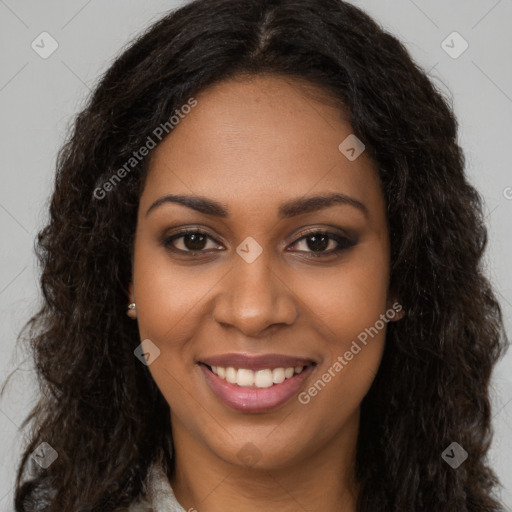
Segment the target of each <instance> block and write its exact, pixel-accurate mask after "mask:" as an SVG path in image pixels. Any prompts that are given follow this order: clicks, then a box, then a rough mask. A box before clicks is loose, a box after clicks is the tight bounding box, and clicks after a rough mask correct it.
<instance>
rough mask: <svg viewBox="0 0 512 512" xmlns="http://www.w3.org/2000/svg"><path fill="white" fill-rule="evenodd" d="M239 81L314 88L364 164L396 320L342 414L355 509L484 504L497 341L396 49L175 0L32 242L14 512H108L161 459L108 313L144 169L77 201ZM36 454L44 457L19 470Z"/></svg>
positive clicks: (492, 301) (118, 306)
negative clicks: (453, 450)
mask: <svg viewBox="0 0 512 512" xmlns="http://www.w3.org/2000/svg"><path fill="white" fill-rule="evenodd" d="M240 73H248V74H259V73H276V74H279V75H282V76H286V77H288V78H289V79H291V80H293V79H294V78H295V79H300V80H305V81H307V82H308V83H311V84H313V85H316V86H319V87H320V88H321V89H322V90H323V91H326V92H327V93H328V94H329V95H330V96H331V97H332V98H334V99H336V100H337V101H340V102H341V103H343V105H345V106H346V109H347V111H348V112H349V114H350V122H351V124H352V127H353V131H354V133H355V134H356V135H357V137H359V138H360V139H361V140H362V141H364V143H365V145H366V149H367V151H368V152H369V154H370V155H371V156H372V157H373V159H374V160H375V162H376V163H377V164H378V169H379V174H380V179H381V183H382V189H383V192H384V195H385V198H386V203H387V216H388V222H389V227H390V239H391V268H390V272H391V281H390V283H391V284H390V286H391V288H392V289H393V291H394V292H395V293H396V294H397V296H398V297H400V301H401V304H402V305H403V307H404V309H405V310H406V312H407V315H406V317H405V318H404V319H403V320H401V321H399V322H396V323H391V324H390V325H389V327H388V332H387V340H386V347H385V352H384V357H383V360H382V364H381V366H380V368H379V371H378V374H377V376H376V379H375V382H374V383H373V385H372V387H371V389H370V391H369V393H368V394H367V396H366V397H365V398H364V400H363V402H362V405H361V426H360V436H359V442H358V451H357V463H356V476H357V479H358V481H359V482H360V484H361V494H360V497H359V502H358V506H357V510H358V511H359V512H377V511H378V512H391V511H396V512H398V511H399V512H408V511H410V512H420V511H428V512H443V511H457V512H467V511H474V512H476V511H478V512H484V511H485V512H491V511H492V512H496V511H498V510H501V506H500V505H499V503H498V501H497V499H496V497H495V490H496V489H495V487H496V486H497V484H498V482H497V479H496V476H495V474H494V473H493V471H492V470H491V469H490V468H489V467H488V465H487V462H486V454H487V451H488V448H489V446H490V442H491V432H492V430H491V409H490V400H489V394H488V393H489V381H490V377H491V372H492V369H493V366H494V364H495V362H496V361H497V360H498V358H499V357H500V356H501V355H502V353H503V351H504V349H505V348H506V346H507V344H508V341H507V339H506V336H505V333H504V331H503V323H502V314H501V310H500V306H499V304H498V302H497V300H496V298H495V295H494V294H493V291H492V289H491V287H490V285H489V283H488V281H487V279H486V278H485V276H484V274H483V272H482V265H481V259H482V254H483V251H484V248H485V246H486V237H487V232H486V228H485V225H484V217H483V214H482V204H481V199H480V196H479V195H478V193H477V192H476V191H475V189H474V188H473V187H472V186H471V185H470V183H468V180H467V178H466V176H465V173H464V165H465V162H464V156H463V153H462V151H461V148H460V147H459V146H458V144H457V122H456V119H455V118H454V114H453V112H452V109H451V107H450V106H449V105H448V104H447V101H446V100H445V99H444V98H443V96H442V94H441V93H440V92H439V91H438V90H437V89H436V88H435V86H434V85H433V83H432V82H431V81H430V80H429V78H428V77H427V76H426V74H425V72H424V71H422V69H421V68H420V67H419V66H418V65H417V64H415V63H414V62H413V61H412V59H411V57H410V56H409V54H408V53H407V51H406V49H405V48H404V46H403V45H402V44H401V43H400V42H399V41H398V40H397V39H396V38H395V37H393V36H392V35H390V34H389V33H387V32H386V31H384V30H383V29H382V28H381V27H380V26H379V25H378V24H377V23H376V22H375V21H373V20H372V19H371V18H370V17H368V15H366V14H365V13H363V12H362V11H361V10H360V9H358V8H356V7H354V6H353V5H351V4H349V3H346V2H344V1H341V0H321V1H315V0H288V1H285V0H196V1H193V2H191V3H189V4H187V5H185V6H183V7H181V8H180V9H178V10H176V11H174V12H171V13H170V14H168V15H167V16H165V17H164V18H163V19H161V20H160V21H158V22H157V23H155V24H154V25H153V26H152V27H150V29H149V30H147V31H146V32H145V33H144V34H143V35H142V36H140V37H139V38H138V39H137V40H136V41H134V42H133V44H131V46H130V47H129V48H128V49H126V50H125V51H124V52H123V53H122V55H120V56H119V57H118V58H117V59H116V60H115V62H114V63H113V65H112V66H111V67H110V69H108V71H107V72H106V74H105V75H104V76H103V77H102V79H101V81H100V82H99V84H98V86H97V87H96V89H95V91H94V93H93V94H92V96H91V98H90V100H89V102H88V105H87V107H86V108H85V109H84V110H83V111H82V112H81V113H80V114H79V115H78V116H77V118H76V121H75V123H74V129H73V131H72V133H71V134H70V135H69V138H68V140H67V142H66V144H65V145H64V147H63V148H62V149H61V151H60V153H59V157H58V161H57V172H56V177H55V190H54V192H53V195H52V198H51V204H50V219H49V222H48V224H47V225H46V226H45V227H44V229H42V230H41V232H40V233H39V235H38V239H37V247H36V250H37V255H38V258H39V261H40V264H41V267H42V275H41V287H42V293H43V299H44V300H43V304H42V307H41V309H40V310H39V311H38V312H37V314H35V315H34V316H33V317H32V318H31V319H30V320H29V321H28V322H27V325H26V326H25V329H24V332H25V330H26V329H28V337H27V339H28V343H29V346H30V349H31V350H32V352H33V356H34V360H35V363H36V368H37V372H38V378H39V384H40V387H41V395H40V400H39V402H38V403H37V405H36V406H35V407H34V409H33V410H32V411H31V413H30V415H29V416H28V417H27V419H26V421H25V422H24V427H25V426H27V425H30V426H31V433H30V434H31V437H30V438H31V442H30V444H29V445H28V446H27V447H26V450H25V452H24V455H23V458H22V461H21V463H20V467H19V471H18V475H17V488H16V493H15V506H16V510H17V511H18V512H22V511H24V512H28V511H35V510H46V511H48V512H53V511H55V512H57V511H58V512H62V511H73V512H76V511H78V510H80V511H81V512H86V511H102V512H103V511H105V512H109V511H116V510H121V509H122V508H123V507H127V506H128V505H129V504H130V503H131V502H132V501H133V500H134V499H135V498H136V497H137V496H138V495H139V494H140V493H141V490H142V485H143V482H144V479H145V477H146V475H147V471H148V467H149V466H150V464H151V463H152V462H153V461H155V460H157V458H159V457H161V456H165V457H166V459H165V460H166V463H167V464H170V465H172V460H171V459H170V458H169V454H168V453H167V452H166V450H165V448H164V447H165V446H166V442H167V441H168V440H169V436H170V420H169V416H170V415H169V406H168V404H167V403H166V401H165V400H164V398H163V396H162V394H161V393H160V391H159V390H158V388H157V387H156V385H155V383H154V381H153V380H152V378H151V375H150V373H149V371H148V370H147V368H146V367H144V366H143V365H142V364H140V362H139V361H138V360H137V359H136V357H135V356H134V353H133V352H134V349H135V348H136V347H137V345H139V343H140V340H139V336H138V330H137V326H136V323H135V322H131V321H130V320H129V319H128V318H127V317H126V315H125V310H126V303H127V285H128V283H129V281H130V279H131V265H132V261H131V255H132V250H133V236H134V232H135V227H136V214H137V207H138V201H139V197H140V193H141V190H142V186H143V184H144V178H145V175H146V171H147V164H148V158H146V159H145V160H143V161H141V162H140V163H138V164H137V165H136V166H134V168H133V169H131V170H130V172H129V173H126V174H127V175H126V176H124V177H123V179H122V180H120V182H119V183H116V185H115V186H114V187H112V190H110V191H109V192H108V193H106V194H104V197H102V198H98V194H97V193H96V194H95V191H97V189H98V187H101V186H102V184H104V183H106V182H107V181H108V180H109V179H111V178H112V176H113V175H114V174H116V172H117V171H118V170H119V169H120V168H121V167H122V166H123V165H124V164H125V163H126V162H127V161H128V159H129V158H130V157H132V154H133V152H134V151H136V150H138V149H139V148H140V147H141V146H143V145H144V144H145V142H146V141H147V137H148V136H150V135H151V133H152V132H153V130H154V129H155V128H156V127H158V126H160V125H161V124H162V123H165V122H166V121H168V119H169V117H170V116H171V115H172V114H173V112H174V111H175V110H176V109H179V108H180V106H182V105H183V104H185V103H186V102H187V100H188V99H189V98H190V97H192V96H194V95H197V94H198V92H200V91H201V90H203V89H205V88H207V87H208V86H210V85H212V84H214V83H216V82H219V81H221V80H223V79H226V78H229V77H233V76H235V75H237V74H240ZM453 441H456V442H457V443H459V444H460V445H461V446H462V447H463V448H464V449H465V450H466V451H467V452H468V454H469V458H468V460H467V461H466V462H465V463H464V464H462V465H461V466H460V467H459V468H458V469H453V468H452V467H450V466H449V465H448V464H447V463H446V462H445V461H444V460H443V459H442V457H441V454H442V452H443V451H444V450H445V448H446V447H447V446H448V445H450V443H452V442H453ZM41 442H47V443H49V444H50V445H51V446H52V447H53V448H54V449H55V450H56V451H57V452H58V455H59V457H58V459H57V460H56V461H55V462H54V463H53V464H52V465H51V466H50V467H49V468H48V469H46V470H43V469H40V468H37V470H36V468H35V467H33V468H32V469H30V468H29V466H30V462H31V457H30V454H31V453H32V452H33V450H34V449H35V448H36V447H37V446H38V445H39V444H40V443H41ZM163 452H165V453H164V454H163ZM32 465H33V464H32ZM29 470H30V471H29ZM29 473H30V474H29ZM28 474H29V476H28V477H27V475H28ZM44 506H46V507H47V508H44Z"/></svg>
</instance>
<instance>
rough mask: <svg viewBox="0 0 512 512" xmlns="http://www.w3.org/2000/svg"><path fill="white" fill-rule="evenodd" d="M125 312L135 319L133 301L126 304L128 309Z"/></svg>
mask: <svg viewBox="0 0 512 512" xmlns="http://www.w3.org/2000/svg"><path fill="white" fill-rule="evenodd" d="M126 314H127V315H128V316H129V317H130V318H131V319H132V320H135V319H136V318H137V312H136V311H135V302H132V303H131V304H128V310H127V311H126Z"/></svg>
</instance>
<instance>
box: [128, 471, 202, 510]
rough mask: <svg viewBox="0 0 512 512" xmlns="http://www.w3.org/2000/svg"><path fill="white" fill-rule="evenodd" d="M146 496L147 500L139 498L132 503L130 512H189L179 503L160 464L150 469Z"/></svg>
mask: <svg viewBox="0 0 512 512" xmlns="http://www.w3.org/2000/svg"><path fill="white" fill-rule="evenodd" d="M146 495H147V499H144V498H139V500H138V501H136V502H134V503H132V504H131V505H130V507H129V509H128V510H129V512H187V511H186V510H185V509H184V508H183V507H182V506H181V505H180V504H179V503H178V500H177V499H176V496H174V491H173V490H172V487H171V484H170V483H169V480H168V479H167V475H166V474H165V471H164V470H163V468H162V465H161V464H159V463H155V464H153V465H152V466H151V467H150V469H149V472H148V478H147V481H146ZM192 510H193V509H192Z"/></svg>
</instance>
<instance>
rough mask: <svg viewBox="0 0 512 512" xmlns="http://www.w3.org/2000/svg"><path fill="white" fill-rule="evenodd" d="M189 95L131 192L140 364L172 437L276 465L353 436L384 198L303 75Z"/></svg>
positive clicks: (384, 259) (374, 350) (381, 274)
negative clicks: (165, 407) (143, 356)
mask: <svg viewBox="0 0 512 512" xmlns="http://www.w3.org/2000/svg"><path fill="white" fill-rule="evenodd" d="M195 99H196V100H197V105H196V106H195V107H193V108H191V109H190V110H191V111H190V113H188V114H187V115H183V119H181V120H180V122H179V124H178V125H177V126H175V128H174V129H173V131H172V132H171V134H170V135H169V136H168V137H167V138H166V139H164V140H163V142H162V143H161V144H160V145H159V146H158V147H157V148H156V149H155V151H154V154H153V156H152V160H151V163H150V167H149V172H148V176H147V181H146V184H145V188H144V190H143V193H142V196H141V199H140V205H139V212H138V223H137V230H136V239H135V256H134V258H135V259H134V274H133V286H132V285H131V286H130V289H131V300H133V301H134V302H136V304H137V319H138V324H139V330H140V337H141V340H146V339H149V340H151V342H152V344H154V346H156V347H157V348H158V350H159V351H160V353H159V355H158V357H156V359H154V361H153V362H151V363H150V365H149V370H150V372H151V374H152V376H153V378H154V380H155V381H156V384H157V385H158V387H159V389H160V390H161V392H162V394H163V395H164V397H165V398H166V400H167V402H168V403H169V405H170V408H171V421H172V429H173V435H174V439H175V443H178V444H179V443H188V445H190V446H192V445H193V446H195V447H196V448H197V447H198V446H200V447H201V449H202V450H203V451H204V452H205V453H208V454H209V455H208V456H211V457H214V458H215V457H216V458H221V459H222V460H224V461H226V462H229V463H232V464H237V465H243V464H246V463H247V460H248V459H247V457H248V458H249V459H251V458H252V459H254V460H256V459H258V461H257V462H258V465H259V466H260V467H268V468H272V467H273V468H277V467H286V466H288V465H291V464H295V463H297V462H298V461H300V460H303V459H304V458H306V457H308V456H312V455H313V454H318V453H321V452H323V451H325V450H327V448H328V447H330V448H332V447H333V446H335V445H336V444H340V445H342V444H343V439H347V436H349V437H350V436H351V439H352V440H354V432H355V431H356V430H357V426H358V421H359V406H360V403H361V401H362V399H363V397H364V396H365V394H366V393H367V391H368V389H369V387H370V385H371V383H372V381H373V379H374V377H375V374H376V372H377V369H378V366H379V363H380V360H381V356H382V352H383V347H384V338H385V327H386V322H383V321H382V318H384V317H383V315H384V313H385V312H386V310H388V309H389V308H390V307H391V306H392V301H391V298H390V297H388V278H389V263H390V262H389V240H388V231H387V223H386V215H385V201H384V198H383V195H382V192H381V188H380V185H379V181H378V177H377V170H376V166H375V165H374V163H373V161H372V160H370V158H369V157H368V155H367V154H366V153H365V152H363V153H362V154H360V156H358V157H357V153H358V152H359V150H360V149H361V147H360V146H357V145H356V146H354V143H353V142H352V144H351V143H350V142H351V139H349V140H348V141H346V142H345V143H344V145H342V148H341V149H340V148H339V146H340V144H341V143H342V142H343V141H344V140H345V139H346V138H347V137H348V136H350V135H351V133H352V129H351V126H350V124H349V123H348V122H347V121H346V120H344V119H343V117H342V114H341V113H340V111H339V110H338V109H335V108H334V107H332V106H327V104H324V103H319V102H317V101H315V100H313V99H312V98H311V97H309V96H306V95H304V94H303V93H302V92H301V86H300V85H299V83H298V82H294V81H292V80H291V79H283V78H279V77H276V76H257V77H252V78H251V79H247V78H246V79H244V80H242V79H238V80H230V81H226V82H223V83H221V84H217V85H215V86H213V87H211V88H210V89H208V90H206V91H204V92H203V93H201V94H200V95H198V96H197V97H196V98H195ZM187 111H188V109H187ZM350 147H354V149H355V151H351V150H350ZM355 157H357V158H355ZM334 194H337V195H338V196H337V197H338V200H337V201H336V200H332V201H326V200H324V199H317V200H312V199H311V198H313V197H318V196H322V197H324V198H327V197H329V196H331V195H334ZM170 195H173V196H187V197H189V199H188V200H187V201H188V203H189V206H188V207H187V206H185V205H184V204H180V203H178V202H175V201H171V200H162V198H164V197H166V196H170ZM157 201H158V203H159V204H156V205H155V202H157ZM194 205H195V207H193V206H194ZM185 228H186V229H188V230H196V231H197V230H200V231H201V232H202V233H199V235H198V234H196V235H184V234H183V233H181V234H179V233H178V232H179V231H180V230H183V229H185ZM318 232H321V233H320V234H319V233H318ZM322 232H328V233H329V234H328V235H327V236H325V235H322ZM315 233H316V236H315ZM337 249H339V251H338V252H334V251H335V250H337ZM363 340H365V342H363ZM146 343H147V342H146ZM151 346H152V345H151ZM147 347H148V345H146V348H147ZM356 347H359V350H358V349H357V348H356ZM156 354H158V352H157V353H156ZM260 356H263V357H260ZM215 366H217V369H215V368H214V367H215ZM219 367H220V369H219ZM296 367H297V368H296ZM301 367H303V369H302V372H301V373H297V372H299V371H300V368H301ZM228 368H232V369H228ZM286 368H293V369H294V370H292V371H291V370H286ZM212 370H213V371H216V372H217V374H215V373H214V372H213V371H212ZM239 370H242V371H239ZM292 374H293V376H291V375H292ZM226 379H227V380H226ZM235 379H238V380H235ZM283 379H284V381H283ZM230 380H231V381H232V382H231V383H230V382H229V381H230ZM349 433H350V434H349ZM249 443H250V444H249Z"/></svg>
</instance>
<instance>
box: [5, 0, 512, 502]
mask: <svg viewBox="0 0 512 512" xmlns="http://www.w3.org/2000/svg"><path fill="white" fill-rule="evenodd" d="M320 1H321V0H320ZM182 3H183V2H178V1H163V0H150V1H147V0H146V1H138V2H136V1H134V0H110V1H109V2H100V1H99V0H89V1H87V0H67V1H64V0H60V1H56V0H47V1H44V2H42V1H36V0H25V1H23V0H21V1H20V0H18V1H16V0H0V48H1V49H2V50H1V54H0V112H1V121H0V130H1V133H0V148H1V156H2V158H1V163H0V166H1V171H0V172H1V188H0V226H1V267H0V333H1V343H0V356H1V357H0V379H1V380H2V382H3V380H4V379H5V377H6V376H7V375H8V373H9V372H10V371H12V370H13V369H14V368H15V367H20V368H21V370H20V371H18V372H17V373H16V374H15V376H14V377H13V379H12V380H11V381H10V384H9V387H8V389H7V391H6V395H5V397H4V399H3V400H2V402H0V439H1V441H2V442H1V443H0V461H2V462H1V467H0V510H1V511H11V510H12V505H11V503H12V495H13V493H12V485H13V481H14V474H15V466H16V464H17V462H18V457H19V454H20V450H21V446H22V442H23V435H22V433H20V432H19V426H20V425H21V423H22V421H23V419H24V418H25V416H26V415H27V413H28V411H29V408H30V406H31V405H32V404H33V403H34V399H35V394H34V391H35V390H36V386H35V382H34V380H33V372H32V370H31V364H30V361H28V360H27V359H26V354H25V353H24V352H23V351H21V350H20V349H19V348H18V349H17V348H16V346H15V341H16V335H17V334H18V332H19V331H20V329H21V327H22V325H23V324H24V322H25V321H26V320H27V319H28V318H29V316H30V315H31V314H32V313H33V312H34V311H35V308H36V306H37V301H38V296H39V289H38V281H37V280H38V268H37V265H36V260H35V255H34V252H33V243H34V239H35V236H36V233H37V231H38V230H39V229H40V228H41V227H42V225H43V224H44V221H45V218H46V206H47V200H48V198H49V196H50V194H51V188H52V181H53V174H54V168H55V157H56V152H57V150H58V148H59V147H60V145H61V144H62V141H63V139H64V136H65V133H66V130H67V128H68V126H69V124H70V122H71V119H72V116H73V115H74V114H75V113H77V112H78V110H79V109H80V108H81V106H83V102H84V99H85V97H86V96H87V95H88V94H89V92H90V89H91V88H92V87H93V84H94V83H95V82H96V80H97V79H98V77H99V76H100V74H101V73H102V72H104V71H105V70H106V69H107V68H108V66H109V65H110V63H111V62H112V60H113V59H114V57H115V56H116V55H117V54H118V53H119V51H120V50H121V48H123V47H124V46H125V45H126V44H127V43H128V42H129V41H130V39H131V38H132V37H133V36H135V35H136V34H137V33H139V32H140V31H141V30H142V29H143V28H145V27H146V26H147V25H148V24H149V23H151V22H153V21H155V20H156V19H158V18H159V17H160V16H161V15H162V14H164V13H165V12H166V11H167V10H169V9H172V8H174V7H176V6H178V5H181V4H182ZM353 3H354V4H356V5H358V6H360V7H362V8H363V9H364V10H366V11H367V12H368V13H369V14H371V15H373V16H374V17H375V18H376V19H377V20H379V21H380V23H381V24H382V25H383V26H384V27H385V28H387V29H388V30H389V31H391V32H392V33H394V34H395V35H396V36H398V37H399V38H400V39H401V40H402V41H403V42H404V43H405V45H406V46H407V48H408V49H409V51H410V52H411V54H412V56H413V57H414V58H415V60H416V61H417V62H418V63H419V64H420V65H421V66H422V67H423V68H424V69H425V70H426V71H428V72H429V74H430V76H431V77H432V78H433V80H434V81H435V82H436V84H438V86H439V87H440V88H441V89H442V91H443V93H444V94H445V95H446V97H448V98H450V101H451V102H453V105H454V108H455V112H456V114H457V116H458V119H459V122H460V143H461V144H462V146H463V148H464V150H465V154H466V158H467V171H468V173H469V176H470V178H471V180H472V182H473V183H474V184H475V186H476V187H477V188H478V190H479V191H480V192H481V193H482V195H483V196H484V198H485V201H486V209H487V213H488V215H487V221H488V225H489V247H488V251H487V257H486V268H487V269H488V273H489V276H490V278H491V280H492V282H493V283H494V285H495V287H496V291H497V293H498V295H499V297H500V300H501V303H502V305H503V310H504V315H505V318H506V325H507V330H508V332H509V333H510V332H511V329H510V327H511V312H512V290H511V288H512V273H511V272H512V271H511V265H510V263H509V261H510V256H511V254H512V251H511V248H512V241H511V229H510V228H511V224H512V222H511V214H512V172H511V156H512V155H511V146H512V144H511V143H512V66H511V62H512V31H511V30H510V26H511V22H512V0H456V1H450V2H447V1H446V0H393V1H391V0H361V1H356V0H353ZM44 31H46V32H49V33H50V34H51V35H52V37H53V38H54V39H55V40H56V41H57V42H58V44H59V47H58V49H57V50H56V51H55V53H53V54H52V55H51V56H50V57H49V58H47V59H42V58H41V57H40V56H39V55H38V54H37V53H36V52H35V51H34V50H33V49H32V48H31V43H32V41H33V40H35V39H36V38H37V37H38V36H39V34H41V33H42V32H44ZM453 31H457V32H459V33H460V34H461V36H462V37H463V38H464V39H465V40H466V41H467V42H468V44H469V47H468V49H467V50H466V51H465V52H464V53H463V54H462V55H460V56H459V57H458V58H456V59H454V58H452V57H451V56H449V55H448V54H447V53H446V52H445V50H444V49H443V48H442V46H441V43H442V42H443V41H444V40H445V39H446V38H447V36H448V35H449V34H451V33H452V32H453ZM448 44H451V45H452V46H454V47H455V50H457V49H458V48H461V47H460V43H459V42H457V40H454V43H453V44H452V43H450V40H448ZM404 85H405V86H406V85H407V84H404ZM508 187H511V188H508ZM511 369H512V351H511V352H509V353H508V354H507V356H506V358H505V359H503V360H502V362H501V363H500V364H499V365H498V367H497V368H496V371H495V376H494V379H493V401H494V404H495V405H494V411H493V415H494V425H495V438H494V443H493V446H492V450H491V452H490V459H491V465H492V466H493V467H494V468H495V470H496V471H497V473H498V475H499V476H500V478H501V480H502V482H503V485H504V490H503V493H502V496H503V499H504V501H505V502H506V503H507V504H508V506H509V507H511V506H512V442H511V440H512V371H511Z"/></svg>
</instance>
